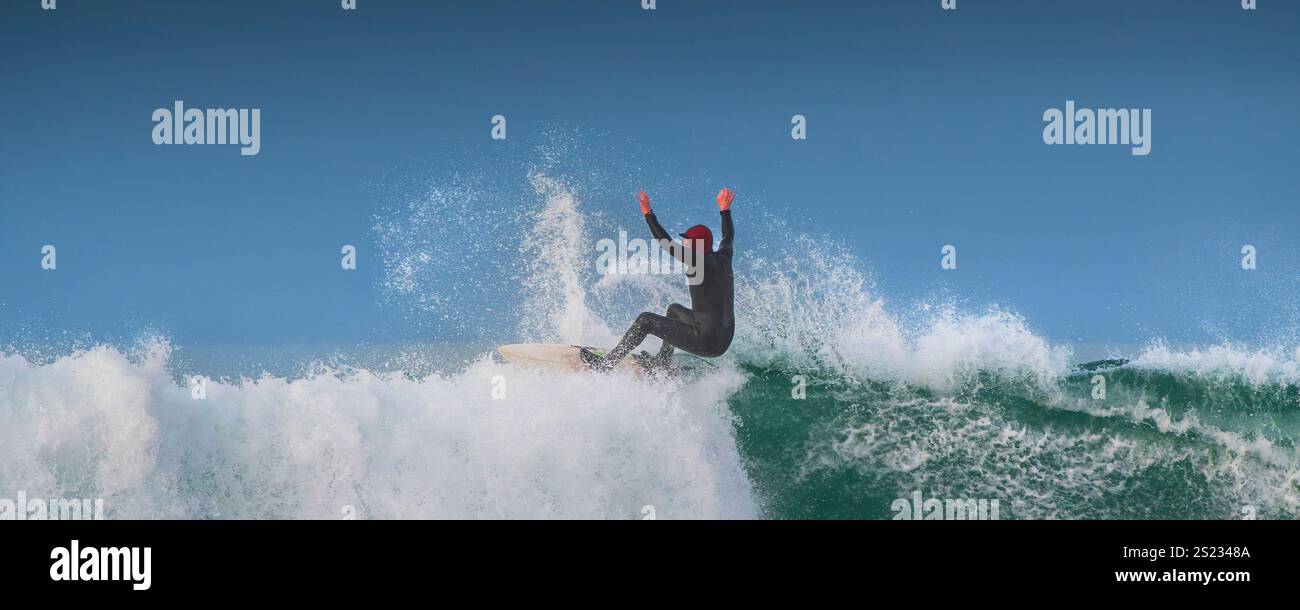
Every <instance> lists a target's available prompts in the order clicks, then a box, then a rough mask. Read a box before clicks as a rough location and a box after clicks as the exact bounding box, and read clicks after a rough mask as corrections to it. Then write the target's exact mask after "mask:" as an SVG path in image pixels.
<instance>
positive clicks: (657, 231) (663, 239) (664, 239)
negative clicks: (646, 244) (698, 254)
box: [636, 191, 686, 263]
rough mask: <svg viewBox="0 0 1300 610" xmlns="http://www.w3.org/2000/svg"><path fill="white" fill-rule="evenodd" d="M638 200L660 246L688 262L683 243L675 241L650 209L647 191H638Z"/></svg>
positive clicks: (675, 256)
mask: <svg viewBox="0 0 1300 610" xmlns="http://www.w3.org/2000/svg"><path fill="white" fill-rule="evenodd" d="M636 201H637V203H640V204H641V214H643V215H644V216H645V222H646V224H648V225H650V234H651V235H653V236H654V238H655V240H656V241H658V242H659V247H661V248H664V249H666V250H668V253H669V254H671V255H673V258H675V259H677V260H679V261H682V262H683V263H684V262H686V258H685V257H686V251H685V250H683V249H682V245H681V244H679V243H677V242H675V241H673V238H672V237H671V236H669V235H668V231H665V230H664V227H663V225H661V224H659V219H657V218H655V213H654V212H653V211H651V210H650V196H649V195H647V194H645V191H641V192H640V193H637V195H636Z"/></svg>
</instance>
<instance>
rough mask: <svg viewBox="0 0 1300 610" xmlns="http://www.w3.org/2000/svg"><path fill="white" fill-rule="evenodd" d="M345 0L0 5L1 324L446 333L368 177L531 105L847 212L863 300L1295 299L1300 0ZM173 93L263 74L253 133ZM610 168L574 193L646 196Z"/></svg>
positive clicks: (218, 98)
mask: <svg viewBox="0 0 1300 610" xmlns="http://www.w3.org/2000/svg"><path fill="white" fill-rule="evenodd" d="M358 4H359V7H360V8H359V10H357V11H355V12H344V11H342V10H340V9H339V7H338V3H337V2H332V1H329V0H315V1H311V2H308V1H305V0H301V1H299V0H282V1H277V2H262V1H252V0H250V1H239V0H231V1H228V2H184V3H181V2H164V1H162V0H113V1H111V2H107V1H102V0H95V1H90V0H59V3H58V7H59V8H58V9H57V10H56V11H52V12H50V11H42V10H40V8H39V1H38V0H23V1H11V2H6V3H4V5H3V6H0V48H3V51H4V53H3V59H2V60H0V82H3V83H4V87H3V92H2V93H0V130H3V134H4V136H3V138H0V159H2V160H3V163H0V317H2V318H3V320H4V322H3V323H2V324H0V339H4V338H5V336H4V334H10V335H13V334H19V333H21V332H27V333H31V332H33V331H32V329H36V331H35V332H38V333H45V334H50V335H53V334H56V333H61V332H74V333H83V332H84V333H90V334H93V335H105V336H110V335H121V334H129V333H131V332H133V331H135V330H139V329H143V328H156V329H161V330H163V331H164V332H166V333H167V334H169V335H170V336H172V338H173V339H174V340H175V341H178V342H180V343H188V344H195V345H202V344H222V343H225V344H229V343H235V344H239V343H266V344H276V343H299V342H306V341H321V342H330V341H337V342H347V341H363V340H384V339H392V338H398V337H410V338H416V339H421V340H438V339H446V338H449V337H446V336H440V335H439V333H438V332H437V331H429V330H428V329H427V327H425V326H421V325H419V324H413V323H412V321H411V320H410V319H408V318H407V317H405V316H403V315H401V314H400V313H399V312H397V311H395V310H394V308H393V307H391V306H386V305H384V304H383V303H381V301H382V299H381V295H380V294H379V292H378V290H377V288H376V286H377V283H378V282H379V280H380V278H381V276H382V272H383V270H382V268H381V266H380V265H379V264H378V261H376V260H375V259H374V258H373V257H372V258H367V257H368V255H370V254H372V253H373V252H374V240H375V236H374V235H373V233H372V231H371V227H372V226H373V224H374V219H375V215H376V214H377V213H380V211H381V210H382V208H383V206H384V205H385V204H386V203H387V202H386V201H385V200H384V197H385V193H388V192H391V191H392V190H393V189H394V188H397V187H394V186H393V185H394V184H399V183H401V182H403V181H404V180H407V179H409V178H410V177H411V176H412V175H415V176H420V175H425V174H427V175H439V174H445V173H447V172H449V171H454V170H455V169H456V167H457V164H458V163H461V162H462V160H463V159H465V158H476V157H480V156H482V155H490V154H498V153H499V151H500V150H502V149H504V150H506V151H517V154H519V155H526V152H525V151H526V150H527V149H526V145H527V143H529V142H532V141H535V140H536V138H537V137H538V135H537V134H538V133H540V131H541V130H543V129H544V128H546V126H554V125H560V126H563V127H565V128H571V129H575V130H579V131H581V132H584V133H585V132H593V133H601V134H606V135H607V137H608V139H610V140H613V141H625V142H629V143H631V144H630V145H629V151H628V152H627V153H626V157H625V158H624V159H622V160H621V162H622V163H623V165H625V166H628V167H637V168H642V169H641V171H642V172H644V174H643V175H628V176H626V180H627V182H628V184H644V185H655V184H662V183H673V184H682V185H685V186H683V187H682V188H681V189H679V191H680V193H681V196H682V197H683V199H689V198H691V197H696V198H698V200H699V201H698V202H686V201H681V202H672V203H661V204H659V206H668V205H675V206H682V207H680V208H677V209H676V211H675V212H674V213H673V219H674V220H678V221H679V223H678V224H682V225H683V226H685V225H686V224H693V222H695V220H694V219H688V218H687V213H686V212H684V211H682V210H684V209H685V206H686V204H687V203H690V204H691V205H697V204H698V205H707V202H708V201H710V199H711V196H712V194H713V193H714V192H716V189H717V187H718V186H719V185H729V186H732V187H734V188H735V189H736V190H737V191H738V192H739V193H740V197H739V199H738V201H737V204H736V210H737V212H736V213H737V225H738V228H739V230H740V231H741V232H742V234H743V231H744V224H745V222H748V221H752V220H753V219H754V218H756V216H757V215H756V214H748V213H750V212H757V211H759V210H757V209H755V207H757V208H760V209H761V210H765V211H770V212H773V213H779V214H786V215H789V216H790V217H791V218H792V219H793V220H794V221H795V222H796V225H797V226H800V227H801V228H803V229H804V230H805V231H807V232H808V233H810V234H816V235H828V236H831V237H832V238H834V239H836V240H838V241H841V242H843V243H844V244H846V245H848V246H849V248H850V249H851V250H852V251H853V252H854V253H855V254H856V255H858V256H859V257H861V258H862V259H863V260H864V261H866V264H867V265H868V266H869V268H870V269H871V270H872V272H873V273H874V274H875V275H876V277H877V278H878V280H879V282H880V287H881V290H882V292H883V293H884V296H885V298H886V299H887V301H890V302H895V303H899V304H903V305H905V304H906V303H908V302H912V301H914V300H918V299H927V298H931V297H933V296H934V295H947V296H950V297H953V298H956V299H958V300H960V301H962V302H963V303H968V304H970V305H971V306H974V307H979V306H984V305H987V304H997V305H1001V306H1004V307H1007V308H1010V309H1013V310H1015V311H1018V312H1020V313H1022V314H1023V315H1024V316H1025V317H1026V318H1027V319H1028V320H1029V322H1030V325H1031V326H1032V327H1033V328H1034V329H1035V330H1037V331H1039V332H1042V333H1043V334H1045V335H1047V336H1049V337H1052V338H1054V339H1058V340H1062V341H1084V342H1120V343H1134V342H1142V341H1145V340H1148V339H1151V338H1157V337H1163V338H1167V339H1169V340H1171V341H1211V340H1217V339H1219V338H1222V337H1228V338H1234V339H1239V340H1242V341H1247V342H1254V343H1260V342H1268V341H1270V340H1275V339H1277V338H1278V337H1292V336H1293V335H1294V329H1295V328H1296V324H1297V321H1298V320H1300V314H1297V311H1296V306H1295V305H1294V304H1295V303H1296V299H1297V298H1298V297H1300V280H1298V279H1297V278H1300V236H1297V235H1296V228H1297V227H1298V226H1300V222H1298V221H1300V205H1298V204H1300V172H1297V167H1296V165H1297V160H1298V159H1300V153H1297V150H1296V146H1297V144H1296V143H1297V142H1300V120H1298V119H1297V114H1296V110H1295V109H1296V103H1297V101H1298V100H1300V66H1298V65H1297V64H1300V4H1297V3H1295V2H1284V1H1280V0H1260V2H1259V4H1260V6H1259V9H1258V10H1257V11H1254V12H1253V13H1252V12H1248V11H1243V10H1241V9H1240V7H1239V4H1238V2H1236V0H1197V1H1186V0H1178V1H1175V0H1147V1H1144V2H1121V1H1105V2H1101V1H1096V2H1087V3H1082V2H1069V1H1064V0H1061V1H1042V2H1020V1H1011V0H1007V1H997V0H982V1H975V0H959V7H958V10H957V11H954V12H944V11H941V10H940V9H939V7H938V4H939V2H938V0H932V1H931V0H915V1H892V2H779V1H770V2H769V1H762V0H746V1H707V2H706V1H699V0H692V1H690V2H687V1H674V0H659V2H658V8H657V9H656V10H654V11H643V10H641V8H640V2H639V0H592V1H559V0H554V1H529V2H525V1H512V2H504V1H490V0H479V1H475V2H432V1H431V2H401V1H396V0H359V3H358ZM177 99H180V100H184V101H185V102H186V103H187V105H190V106H196V107H237V108H260V109H261V111H262V147H261V153H260V154H259V155H257V156H254V157H242V156H240V155H239V152H238V149H237V148H235V147H230V146H185V147H179V146H178V147H169V146H155V145H153V144H152V142H151V140H150V133H151V130H152V126H153V125H152V123H151V121H150V115H151V113H152V112H153V110H154V109H156V108H160V107H170V106H171V103H172V102H173V100H177ZM1070 99H1072V100H1075V101H1076V102H1077V103H1078V104H1079V105H1080V106H1088V107H1094V108H1096V107H1125V108H1151V109H1152V113H1153V145H1152V151H1151V154H1150V155H1149V156H1146V157H1136V156H1132V155H1130V154H1129V149H1128V147H1125V146H1051V147H1049V146H1047V145H1045V144H1044V143H1043V142H1042V137H1041V134H1042V127H1043V123H1042V120H1041V117H1042V113H1043V111H1044V110H1046V109H1048V108H1061V107H1063V106H1064V104H1065V101H1066V100H1070ZM494 114H504V115H506V116H507V117H508V120H509V129H510V138H511V140H510V141H509V142H507V143H505V144H503V143H500V142H493V141H492V140H490V139H489V137H488V132H489V128H490V125H489V123H488V121H489V118H490V117H491V116H492V115H494ZM794 114H803V115H805V116H807V117H808V121H809V138H808V140H807V141H802V142H794V141H792V140H791V139H790V135H789V130H790V125H789V121H790V117H791V115H794ZM607 145H608V144H602V146H607ZM493 146H497V147H498V149H497V150H496V151H495V152H494V151H493V150H492V149H491V147H493ZM510 147H514V148H510ZM480 169H481V168H480ZM519 178H520V177H519V176H517V175H511V176H506V177H503V179H505V180H511V181H517V180H519ZM630 195H631V193H628V199H627V200H617V201H615V200H611V201H592V202H588V205H590V206H592V207H593V208H596V209H599V210H602V211H603V212H604V213H607V214H626V216H627V221H626V223H625V226H626V227H627V228H628V229H629V230H631V231H640V230H641V229H642V226H641V224H640V222H641V221H640V219H639V218H638V216H637V214H636V212H635V204H634V203H633V202H632V201H631V198H630ZM746 206H751V207H750V208H749V209H747V208H746ZM665 209H667V208H663V207H661V210H665ZM704 209H707V208H704ZM709 214H710V215H709V216H708V217H707V218H706V220H710V221H711V220H712V219H713V216H712V212H709ZM662 215H663V212H662V211H661V216H662ZM665 220H667V219H665ZM47 243H52V244H55V245H57V246H58V248H59V270H58V271H57V272H52V273H51V272H45V271H42V270H41V269H40V265H39V263H40V248H41V246H42V245H44V244H47ZM345 243H350V244H356V245H357V246H358V247H359V248H360V250H361V268H360V270H358V271H357V272H355V273H342V272H340V270H339V267H338V258H339V255H338V251H339V247H340V245H341V244H345ZM742 243H743V242H742ZM1247 243H1248V244H1252V245H1254V246H1256V247H1257V248H1258V250H1259V269H1257V270H1255V271H1253V272H1245V271H1242V270H1241V268H1240V265H1239V259H1240V256H1241V255H1240V254H1239V253H1238V252H1239V250H1240V248H1241V246H1242V245H1243V244H1247ZM944 244H953V245H956V246H957V247H958V251H959V268H958V270H957V271H955V272H944V271H941V270H940V269H939V258H940V255H939V249H940V247H941V246H942V245H944ZM741 281H743V278H741ZM422 333H423V334H422Z"/></svg>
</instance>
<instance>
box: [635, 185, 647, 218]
mask: <svg viewBox="0 0 1300 610" xmlns="http://www.w3.org/2000/svg"><path fill="white" fill-rule="evenodd" d="M636 202H637V203H639V204H641V215H642V216H645V215H646V214H649V213H650V196H649V195H647V194H645V191H641V192H640V193H637V194H636Z"/></svg>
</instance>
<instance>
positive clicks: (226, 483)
mask: <svg viewBox="0 0 1300 610" xmlns="http://www.w3.org/2000/svg"><path fill="white" fill-rule="evenodd" d="M529 184H530V187H531V188H532V189H533V193H534V195H535V196H536V198H537V201H539V202H540V205H539V206H538V207H537V208H536V209H535V210H533V211H530V212H529V213H528V214H527V215H525V216H522V217H518V218H511V219H502V222H501V226H503V227H517V228H518V230H519V231H521V232H522V234H523V237H524V239H519V240H517V243H518V244H519V245H518V246H517V247H518V254H519V256H518V257H517V260H518V261H521V262H520V264H519V266H518V267H517V268H516V269H515V271H516V272H517V276H518V278H519V285H521V286H522V287H523V289H522V290H519V291H516V292H514V293H512V294H511V295H508V296H505V297H502V298H503V299H504V300H503V301H501V302H503V303H507V304H508V306H505V307H503V309H504V311H499V312H493V313H494V315H499V316H500V320H498V321H497V322H495V323H494V325H493V326H492V329H491V330H492V332H490V333H485V334H484V335H483V336H481V337H472V338H470V339H461V340H457V341H454V342H436V341H434V342H416V341H412V342H409V343H404V344H391V343H377V344H369V345H342V346H224V347H217V348H214V347H200V346H185V345H175V344H173V343H172V342H171V341H170V340H169V339H168V338H167V337H165V336H147V337H141V338H139V339H138V340H136V341H133V342H130V343H126V344H123V343H95V342H90V343H88V344H83V345H78V346H75V347H69V348H65V349H52V348H50V346H49V345H48V344H43V343H41V342H40V341H37V342H34V343H29V344H27V345H14V346H9V347H6V348H5V349H4V350H3V351H0V421H3V422H4V424H5V425H3V426H0V490H15V492H16V490H23V491H25V492H26V493H27V495H28V496H29V497H68V498H86V497H89V498H104V499H105V512H106V514H107V516H108V517H110V518H146V519H151V518H237V519H243V518H256V519H261V518H320V519H332V518H343V517H344V516H346V515H349V514H355V515H356V516H358V517H361V518H374V519H404V518H597V519H638V518H642V517H644V516H646V515H648V514H653V515H654V516H655V517H656V518H659V519H696V518H717V519H733V518H737V519H748V518H772V519H803V518H866V519H889V518H893V517H894V516H895V512H894V510H893V508H892V505H893V503H894V502H895V500H898V499H906V498H910V497H911V496H912V494H913V493H914V492H917V491H919V492H921V493H922V494H923V496H924V497H925V498H940V499H945V498H948V499H955V498H962V499H965V498H976V499H988V500H997V501H998V503H999V506H1000V511H999V514H1000V517H1001V518H1003V519H1181V518H1189V519H1238V518H1242V517H1243V516H1247V515H1250V516H1255V517H1256V518H1277V519H1283V518H1285V519H1294V518H1297V517H1300V451H1298V450H1297V447H1296V440H1297V437H1298V436H1300V355H1298V354H1297V351H1296V349H1295V347H1294V346H1289V347H1288V346H1270V347H1266V348H1261V347H1253V346H1242V345H1233V344H1228V343H1222V344H1217V345H1209V346H1199V347H1197V346H1192V347H1186V346H1179V347H1175V346H1169V345H1165V344H1163V343H1159V342H1155V343H1151V344H1149V345H1145V346H1141V347H1138V348H1135V349H1133V350H1132V351H1131V353H1123V354H1114V356H1115V358H1112V359H1107V360H1097V361H1094V362H1081V360H1083V359H1084V358H1081V357H1080V356H1076V354H1075V353H1074V351H1073V350H1072V348H1071V347H1070V346H1065V345H1057V344H1054V343H1053V342H1051V341H1049V340H1048V339H1046V338H1044V337H1042V336H1039V335H1037V334H1035V333H1034V332H1033V330H1032V324H1031V321H1028V320H1025V319H1023V318H1022V317H1020V316H1018V315H1017V314H1015V313H1014V312H1010V311H1005V310H999V309H983V310H975V311H968V310H963V309H961V308H958V307H955V306H952V305H948V304H942V303H938V304H926V303H921V304H914V303H909V304H901V305H900V306H893V305H891V304H889V303H888V302H887V301H886V299H885V298H884V295H880V294H878V292H877V290H876V288H875V287H874V285H873V283H872V281H871V278H870V275H869V273H867V271H866V266H865V264H864V263H863V262H862V261H858V260H855V259H854V258H853V257H852V256H850V255H848V254H846V253H845V252H844V251H843V250H842V249H838V248H836V247H835V246H834V245H833V244H828V243H826V242H825V241H824V240H814V239H812V238H808V237H801V238H799V239H803V240H806V242H807V243H802V244H798V250H799V252H800V253H801V256H800V259H799V260H798V261H795V260H792V259H789V258H788V257H787V256H785V255H783V253H782V251H781V250H780V249H776V248H769V247H765V246H764V244H765V243H770V242H765V241H764V240H763V239H762V236H761V235H756V236H753V237H752V238H746V239H745V240H743V242H742V243H743V246H744V247H746V248H748V249H747V250H746V253H745V255H744V256H742V257H738V269H737V275H738V278H739V281H738V292H737V317H738V319H739V321H740V322H739V327H738V330H737V337H736V340H735V343H734V344H733V348H732V350H731V351H730V352H729V353H728V354H727V355H726V356H724V357H723V358H720V359H718V360H717V361H716V362H717V364H718V367H717V369H716V370H714V371H711V372H709V373H707V374H704V375H700V376H695V377H690V378H669V379H655V378H641V377H637V376H635V375H632V374H628V373H622V372H615V373H612V374H607V375H597V374H586V373H569V374H564V373H554V372H540V371H533V370H528V369H522V368H518V367H515V366H512V365H509V364H506V363H503V362H501V361H500V360H499V359H498V358H495V357H494V356H493V354H492V350H491V347H492V346H493V345H495V344H497V343H505V342H515V341H521V340H528V341H553V342H563V343H583V344H593V345H608V344H612V343H613V342H614V340H615V339H616V337H617V335H618V333H619V331H620V330H621V329H622V328H623V327H624V326H625V325H626V324H627V322H628V321H629V320H631V316H632V315H634V314H635V312H636V311H639V310H642V309H650V310H662V309H663V308H664V307H665V306H666V305H667V304H668V303H669V302H674V301H676V302H688V300H687V297H686V292H685V286H684V284H683V283H682V282H681V279H680V278H672V277H660V276H608V277H601V276H597V275H596V274H595V270H594V266H593V264H592V262H593V260H594V258H593V256H592V255H591V253H592V252H593V251H594V249H593V248H586V247H569V246H571V245H572V244H590V243H592V242H593V239H594V234H596V233H597V232H598V230H597V228H596V227H595V224H598V223H600V222H602V221H601V219H600V218H598V217H596V216H594V215H590V214H588V213H584V211H583V209H582V197H581V189H578V188H575V187H574V186H573V184H572V183H571V182H569V181H566V180H564V179H560V178H552V177H549V176H548V175H546V174H545V173H541V172H537V173H534V174H532V175H531V176H530V182H529ZM467 189H469V190H468V191H467ZM469 191H472V188H470V187H466V186H464V185H459V186H457V185H453V186H452V187H448V188H443V189H433V190H431V191H430V192H428V193H427V194H426V195H425V196H423V197H419V198H416V199H414V200H412V201H410V202H407V203H405V204H404V205H403V206H402V207H399V208H397V209H395V210H392V211H390V212H386V213H385V214H386V215H385V216H383V217H381V218H378V219H377V222H376V227H375V230H376V232H377V234H378V236H379V242H380V243H381V245H382V246H383V247H384V259H385V260H384V264H385V267H386V269H387V270H388V273H387V275H386V277H385V281H384V284H383V286H381V287H380V291H381V292H382V293H383V295H384V296H385V298H387V299H389V300H391V301H393V302H396V303H400V304H404V305H405V306H406V307H407V309H406V311H407V313H408V314H409V315H412V316H420V315H422V313H426V312H427V311H430V310H432V309H434V308H436V309H437V310H438V311H439V312H441V315H442V316H443V317H444V318H447V319H451V320H457V319H465V318H467V317H468V316H467V315H465V312H459V311H457V310H456V309H455V308H456V306H457V300H456V299H449V298H447V295H448V294H454V292H455V291H457V290H468V289H469V288H470V287H469V286H462V285H459V284H457V280H456V279H455V278H449V277H448V274H447V272H448V270H447V269H440V268H438V266H439V264H450V263H440V261H446V260H447V257H446V256H445V254H446V253H445V252H441V251H439V248H442V247H445V245H443V244H441V243H439V242H438V241H437V240H432V239H424V238H422V237H420V236H421V235H423V231H422V229H423V228H427V227H424V226H423V225H421V221H420V219H421V218H437V217H439V216H445V215H440V214H439V213H438V212H445V207H446V206H448V205H456V202H463V201H465V199H466V198H467V197H472V196H473V195H474V193H473V192H469ZM466 213H471V212H469V211H467V212H466ZM776 222H777V221H775V220H773V221H772V222H768V223H764V224H766V225H771V224H775V223H776ZM755 224H757V223H755ZM750 226H753V225H750ZM776 231H779V228H778V229H776ZM751 239H752V241H751ZM489 246H491V247H498V246H500V244H489ZM738 247H741V246H738ZM810 252H811V253H814V254H815V256H813V257H811V259H809V258H808V256H807V254H808V253H810ZM464 281H466V282H472V281H473V274H472V273H471V274H466V275H465V276H464ZM439 286H441V287H442V288H441V291H440V289H439V288H438V287H439ZM465 306H466V307H474V306H475V305H465ZM900 312H904V313H900ZM655 347H657V346H656V345H654V344H653V340H652V341H651V342H650V343H648V344H647V345H646V346H645V348H646V349H651V350H653V349H654V348H655ZM1089 359H1092V358H1089ZM193 375H202V376H205V377H207V378H208V379H209V381H208V383H207V385H206V397H205V398H204V399H203V400H196V399H194V398H193V396H192V394H191V389H190V387H189V383H188V380H189V379H190V377H191V376H193ZM1099 375H1100V376H1101V377H1102V378H1103V379H1104V380H1105V383H1106V393H1105V396H1104V398H1102V397H1097V396H1094V388H1095V382H1094V379H1095V378H1096V377H1097V376H1099ZM502 391H503V392H504V394H502V393H501V392H502ZM494 392H495V393H494ZM3 495H4V494H0V496H3Z"/></svg>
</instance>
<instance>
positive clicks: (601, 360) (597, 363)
mask: <svg viewBox="0 0 1300 610" xmlns="http://www.w3.org/2000/svg"><path fill="white" fill-rule="evenodd" d="M578 359H580V360H582V363H583V364H585V365H587V366H588V367H589V368H590V369H591V370H593V371H608V370H609V369H610V368H611V367H610V365H609V363H608V362H606V361H605V357H604V356H601V355H600V354H597V353H596V352H593V351H591V348H589V347H584V348H581V349H579V350H578Z"/></svg>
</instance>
